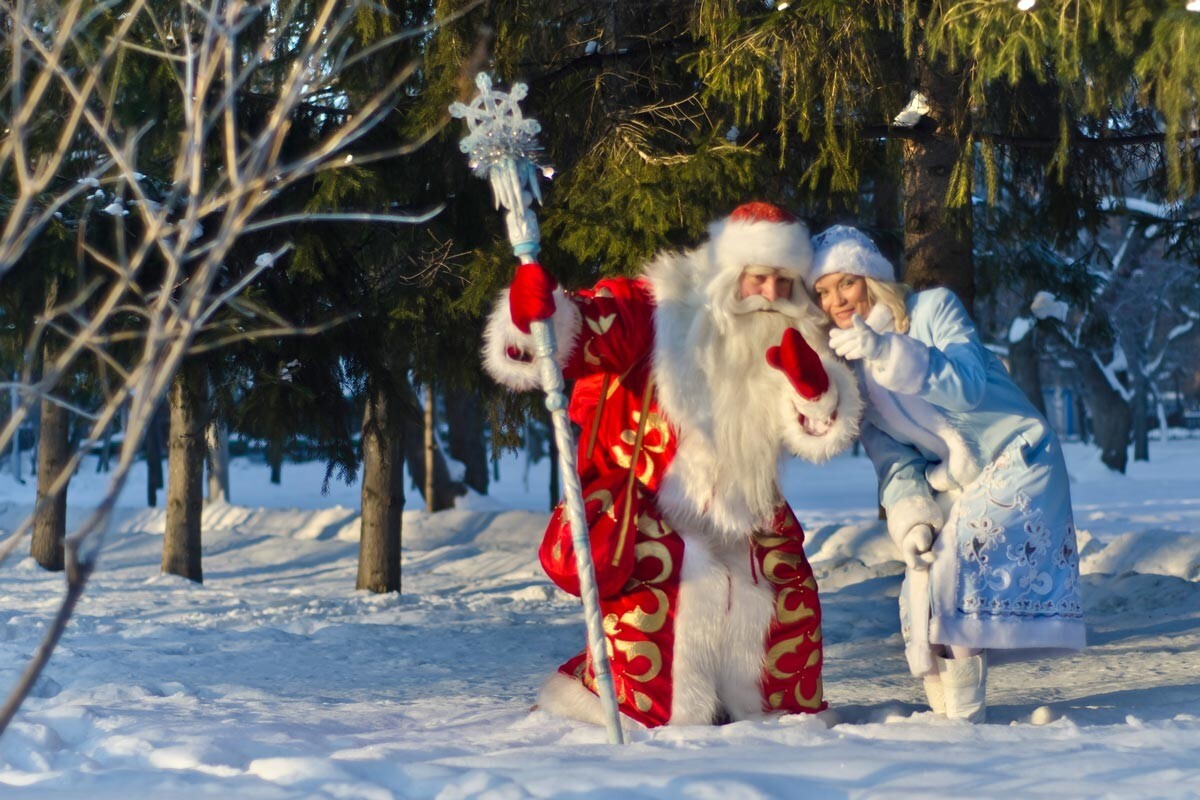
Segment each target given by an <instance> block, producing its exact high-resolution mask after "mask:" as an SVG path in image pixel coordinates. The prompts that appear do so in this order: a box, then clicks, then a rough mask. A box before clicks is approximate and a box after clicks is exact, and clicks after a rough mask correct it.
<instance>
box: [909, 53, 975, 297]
mask: <svg viewBox="0 0 1200 800" xmlns="http://www.w3.org/2000/svg"><path fill="white" fill-rule="evenodd" d="M913 68H914V72H915V74H914V81H913V83H914V85H915V86H916V87H917V89H918V90H919V91H920V92H922V93H923V94H924V95H925V97H926V99H927V100H928V101H929V106H930V112H929V114H928V116H927V117H925V118H924V119H922V120H921V122H920V123H919V124H918V126H917V128H916V129H915V130H916V133H917V134H918V135H917V138H915V139H913V140H909V141H906V142H905V143H904V168H903V180H904V280H905V282H906V283H908V284H909V285H911V286H912V287H913V288H914V289H917V290H921V289H926V288H929V287H930V286H945V287H947V288H949V289H951V290H952V291H953V292H954V293H955V294H956V295H958V297H959V299H961V300H962V301H963V304H964V305H965V306H966V307H967V311H968V312H970V311H972V309H973V307H974V303H975V268H974V263H975V262H974V257H973V254H972V249H971V248H972V227H971V202H970V198H969V197H968V198H967V200H966V202H965V203H964V204H962V205H961V206H956V207H949V206H947V204H946V198H947V194H948V193H949V190H950V183H951V178H952V177H953V175H954V171H955V167H956V166H957V165H958V162H959V159H960V158H961V156H962V154H963V147H964V141H965V138H966V131H965V130H964V128H965V124H964V123H963V118H964V116H965V114H964V112H965V109H959V105H960V104H961V101H962V84H963V74H962V73H961V72H959V73H952V72H949V71H948V70H947V69H946V68H945V65H944V64H942V63H930V62H929V61H927V60H926V58H925V57H924V56H918V57H917V60H916V62H915V63H914V65H913Z"/></svg>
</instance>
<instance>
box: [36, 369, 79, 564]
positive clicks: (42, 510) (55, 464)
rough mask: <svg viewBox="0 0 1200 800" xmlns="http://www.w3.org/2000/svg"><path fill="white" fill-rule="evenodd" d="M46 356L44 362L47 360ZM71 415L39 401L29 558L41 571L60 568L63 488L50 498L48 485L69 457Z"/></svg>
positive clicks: (64, 526) (64, 519)
mask: <svg viewBox="0 0 1200 800" xmlns="http://www.w3.org/2000/svg"><path fill="white" fill-rule="evenodd" d="M50 358H51V356H50V354H49V353H47V355H46V359H47V360H50ZM70 429H71V415H70V412H68V411H67V410H66V409H65V408H63V407H62V406H60V405H58V404H57V403H52V402H50V401H48V400H43V401H42V422H41V430H40V432H39V434H38V459H37V514H36V516H35V517H34V520H33V542H32V544H31V545H30V548H29V555H31V556H33V558H34V560H35V561H37V563H38V564H40V565H41V566H42V567H44V568H45V569H48V570H51V571H54V572H61V571H62V569H63V539H64V538H66V535H67V486H66V485H65V484H64V485H63V487H62V489H61V491H59V492H58V493H57V494H54V495H51V493H50V486H51V484H53V483H54V482H55V481H56V480H58V478H59V475H60V474H61V473H62V471H63V467H65V466H66V464H67V460H68V459H69V458H70V456H71V448H70V443H69V436H68V434H69V432H70Z"/></svg>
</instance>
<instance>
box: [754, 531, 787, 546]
mask: <svg viewBox="0 0 1200 800" xmlns="http://www.w3.org/2000/svg"><path fill="white" fill-rule="evenodd" d="M754 541H755V542H756V543H757V544H758V546H759V547H761V548H763V549H764V550H770V549H771V548H772V547H779V546H780V545H782V544H787V541H788V540H787V537H785V536H772V535H770V534H768V533H762V532H761V531H755V533H754Z"/></svg>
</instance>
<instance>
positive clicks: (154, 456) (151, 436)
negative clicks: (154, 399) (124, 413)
mask: <svg viewBox="0 0 1200 800" xmlns="http://www.w3.org/2000/svg"><path fill="white" fill-rule="evenodd" d="M126 429H128V426H127V427H126ZM162 486H163V474H162V426H161V425H160V423H159V419H158V409H155V410H154V413H153V414H151V415H150V425H149V427H148V428H147V429H146V505H148V506H150V507H151V508H154V507H155V506H157V505H158V490H159V489H161V488H162Z"/></svg>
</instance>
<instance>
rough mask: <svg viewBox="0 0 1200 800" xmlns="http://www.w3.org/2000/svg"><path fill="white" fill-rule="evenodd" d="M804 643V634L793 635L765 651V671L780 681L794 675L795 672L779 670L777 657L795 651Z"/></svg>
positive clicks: (779, 657)
mask: <svg viewBox="0 0 1200 800" xmlns="http://www.w3.org/2000/svg"><path fill="white" fill-rule="evenodd" d="M803 645H804V634H800V635H799V636H793V637H792V638H790V639H784V640H783V641H782V642H780V643H778V644H777V645H775V646H774V647H772V648H771V649H770V650H768V651H767V664H766V666H767V672H769V673H771V677H774V678H778V679H779V680H781V681H784V680H787V679H788V678H790V677H792V676H793V675H795V674H796V673H795V672H781V671H780V669H779V659H781V658H783V657H784V656H787V655H792V654H794V653H796V652H797V651H798V650H799V649H800V648H801V647H802V646H803Z"/></svg>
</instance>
